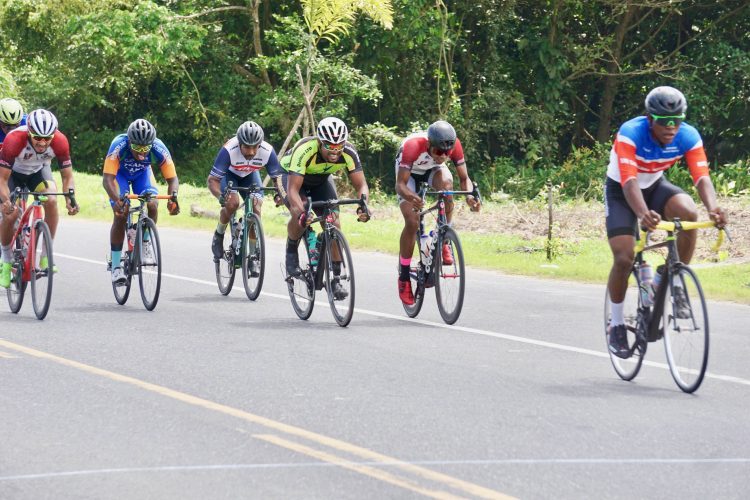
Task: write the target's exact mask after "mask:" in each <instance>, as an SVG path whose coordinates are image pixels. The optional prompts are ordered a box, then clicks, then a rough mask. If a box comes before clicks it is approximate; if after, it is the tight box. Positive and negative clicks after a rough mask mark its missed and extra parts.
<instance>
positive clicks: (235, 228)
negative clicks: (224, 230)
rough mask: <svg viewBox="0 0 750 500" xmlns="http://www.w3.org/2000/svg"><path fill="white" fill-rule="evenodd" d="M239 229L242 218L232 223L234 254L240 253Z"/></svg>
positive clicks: (240, 239) (240, 229)
mask: <svg viewBox="0 0 750 500" xmlns="http://www.w3.org/2000/svg"><path fill="white" fill-rule="evenodd" d="M240 231H242V219H240V220H239V221H237V222H235V223H234V224H233V225H232V245H233V246H234V254H235V255H239V254H240V246H241V245H242V238H240Z"/></svg>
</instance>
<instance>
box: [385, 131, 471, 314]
mask: <svg viewBox="0 0 750 500" xmlns="http://www.w3.org/2000/svg"><path fill="white" fill-rule="evenodd" d="M448 160H451V162H452V163H453V165H454V166H455V167H456V172H457V173H458V179H459V185H460V187H461V190H462V191H471V190H472V189H474V184H473V183H472V182H471V179H469V173H468V169H467V168H466V160H465V159H464V150H463V147H462V146H461V141H460V140H459V139H458V137H457V136H456V131H455V130H454V128H453V126H452V125H451V124H450V123H448V122H446V121H443V120H439V121H436V122H435V123H433V124H432V125H430V126H429V127H428V128H427V131H426V132H420V133H417V134H413V135H410V136H409V137H407V138H406V139H405V140H404V142H403V143H402V144H401V148H400V149H399V151H398V155H397V156H396V194H397V195H398V201H399V207H400V208H401V214H402V215H403V216H404V229H403V230H402V231H401V240H400V243H399V276H398V296H399V298H400V299H401V302H403V303H404V304H406V305H412V304H414V293H413V291H412V289H411V281H409V268H410V266H411V258H412V255H413V253H414V244H415V242H416V235H417V229H418V228H419V214H418V212H419V211H420V210H421V209H422V198H420V196H419V195H418V194H417V192H416V191H417V185H418V184H419V183H421V182H427V183H429V185H430V186H431V187H432V188H433V189H438V190H451V189H453V176H452V175H451V172H450V170H448V167H447V165H446V164H445V162H447V161H448ZM466 203H467V204H468V205H469V207H470V208H471V210H472V211H478V210H479V209H480V207H481V202H480V201H479V200H477V199H476V198H474V197H473V196H467V197H466ZM445 212H446V217H447V219H448V223H450V222H451V220H452V217H453V199H452V198H451V197H446V202H445ZM447 245H448V244H447V243H446V244H445V245H444V246H443V249H442V252H443V255H442V257H443V259H442V262H443V263H444V264H446V265H451V264H453V256H452V255H451V252H450V248H448V246H447Z"/></svg>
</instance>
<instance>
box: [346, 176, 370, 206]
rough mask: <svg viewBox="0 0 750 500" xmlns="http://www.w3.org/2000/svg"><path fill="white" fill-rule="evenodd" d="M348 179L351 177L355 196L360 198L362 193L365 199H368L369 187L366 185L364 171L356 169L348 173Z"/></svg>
mask: <svg viewBox="0 0 750 500" xmlns="http://www.w3.org/2000/svg"><path fill="white" fill-rule="evenodd" d="M349 179H351V181H352V186H354V189H356V190H357V198H361V197H362V196H363V195H364V197H365V201H367V200H369V199H370V188H369V187H368V186H367V179H365V173H364V172H363V171H361V170H357V171H355V172H352V173H350V174H349Z"/></svg>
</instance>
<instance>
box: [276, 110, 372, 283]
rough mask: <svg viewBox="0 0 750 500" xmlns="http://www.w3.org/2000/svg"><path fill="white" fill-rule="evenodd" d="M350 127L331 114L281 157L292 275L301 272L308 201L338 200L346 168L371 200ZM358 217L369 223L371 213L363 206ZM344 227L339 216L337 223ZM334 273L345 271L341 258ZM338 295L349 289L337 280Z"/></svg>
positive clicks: (356, 186) (288, 264) (361, 192)
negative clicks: (339, 176)
mask: <svg viewBox="0 0 750 500" xmlns="http://www.w3.org/2000/svg"><path fill="white" fill-rule="evenodd" d="M348 138H349V130H348V129H347V127H346V124H344V122H343V121H341V120H340V119H338V118H334V117H330V116H329V117H327V118H323V119H322V120H320V123H318V128H317V136H311V137H305V138H302V139H300V140H299V141H298V142H297V144H295V145H294V148H292V149H291V150H290V151H288V152H287V153H286V154H285V155H284V156H283V158H282V159H281V167H282V168H283V169H284V170H283V173H282V176H281V178H282V184H283V188H284V189H285V190H286V193H283V194H282V196H283V197H284V202H285V203H286V206H287V207H288V208H289V212H290V213H291V215H292V217H291V219H290V220H289V223H288V224H287V242H286V272H287V274H289V275H290V276H295V275H298V274H299V273H300V268H299V256H298V255H297V248H298V246H299V240H300V238H301V237H302V235H303V233H304V231H305V227H306V224H307V213H306V212H305V200H306V199H307V198H309V199H310V200H311V201H323V200H336V199H338V193H337V192H336V185H335V184H334V180H333V176H332V175H331V174H334V173H335V172H338V171H339V170H344V171H345V172H347V173H348V174H349V179H350V180H351V182H352V185H353V186H354V189H356V190H357V197H358V198H360V197H362V196H364V198H365V200H367V199H368V198H369V196H370V189H369V188H368V186H367V179H365V173H364V171H363V170H362V164H361V163H360V161H359V154H357V150H356V148H355V147H354V145H352V144H351V143H349V142H347V139H348ZM357 216H358V219H359V220H360V221H362V222H367V221H368V220H369V219H370V214H369V213H367V211H365V210H363V209H362V208H361V207H358V208H357ZM333 224H334V225H336V227H338V228H341V221H340V220H339V219H338V217H337V218H336V219H335V220H334V222H333ZM333 273H334V275H339V274H340V273H341V261H337V262H333ZM336 285H337V289H336V290H334V294H335V295H336V296H337V297H345V296H346V295H345V294H346V293H347V292H346V291H345V290H344V289H343V287H341V284H340V283H338V282H336Z"/></svg>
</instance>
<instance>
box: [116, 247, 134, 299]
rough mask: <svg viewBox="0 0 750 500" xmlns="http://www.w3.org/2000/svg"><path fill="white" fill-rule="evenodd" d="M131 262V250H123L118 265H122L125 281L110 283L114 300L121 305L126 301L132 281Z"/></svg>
mask: <svg viewBox="0 0 750 500" xmlns="http://www.w3.org/2000/svg"><path fill="white" fill-rule="evenodd" d="M126 245H127V243H126ZM131 262H132V252H123V253H122V259H121V260H120V266H121V267H122V271H123V272H124V273H125V283H124V284H121V285H118V284H116V283H112V291H113V292H114V294H115V300H116V301H117V303H118V304H120V305H121V306H122V305H124V304H125V302H127V301H128V297H129V296H130V285H131V284H132V283H133V273H132V270H133V269H132V267H133V266H132V265H131Z"/></svg>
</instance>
